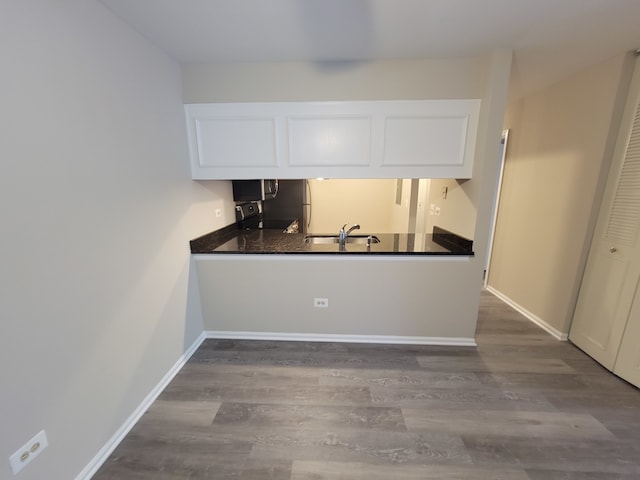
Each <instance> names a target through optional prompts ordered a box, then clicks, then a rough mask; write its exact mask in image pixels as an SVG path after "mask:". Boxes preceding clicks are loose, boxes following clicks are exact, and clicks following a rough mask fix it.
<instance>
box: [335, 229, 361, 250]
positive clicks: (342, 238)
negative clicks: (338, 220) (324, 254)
mask: <svg viewBox="0 0 640 480" xmlns="http://www.w3.org/2000/svg"><path fill="white" fill-rule="evenodd" d="M347 225H348V224H347V223H345V224H344V225H343V226H342V228H341V229H340V234H339V236H338V244H339V245H340V247H344V245H345V243H347V237H348V236H349V234H350V233H351V232H353V231H354V230H358V229H359V228H360V225H358V224H357V223H356V224H355V225H354V226H353V227H351V228H350V229H349V230H346V231H345V228H347Z"/></svg>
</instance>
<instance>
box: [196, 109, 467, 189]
mask: <svg viewBox="0 0 640 480" xmlns="http://www.w3.org/2000/svg"><path fill="white" fill-rule="evenodd" d="M479 112H480V101H479V100H416V101H413V100H402V101H372V102H291V103H239V104H232V103H228V104H192V105H185V115H186V119H187V131H188V139H189V155H190V159H191V168H192V173H193V178H196V179H242V178H314V177H328V178H470V177H471V173H472V169H473V158H474V154H475V144H476V131H477V129H478V118H479Z"/></svg>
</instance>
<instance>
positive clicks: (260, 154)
mask: <svg viewBox="0 0 640 480" xmlns="http://www.w3.org/2000/svg"><path fill="white" fill-rule="evenodd" d="M185 114H186V120H187V136H188V141H189V157H190V160H191V172H192V177H193V178H194V179H211V178H225V176H226V175H231V174H232V173H233V172H235V171H237V170H240V171H244V172H245V173H248V174H249V176H248V177H246V176H239V177H238V178H268V177H272V176H275V174H271V175H262V176H253V175H252V174H250V172H251V171H252V169H263V170H264V169H268V170H274V171H275V170H276V167H278V165H280V164H282V159H281V151H282V148H281V145H280V144H279V141H280V140H279V138H280V137H281V134H280V132H279V130H280V129H281V125H279V122H278V119H277V117H276V115H275V114H274V112H272V111H270V109H265V108H264V107H260V106H256V105H252V104H215V105H207V104H194V105H186V106H185ZM262 173H264V172H262ZM226 178H232V177H228V176H227V177H226ZM233 178H235V177H233Z"/></svg>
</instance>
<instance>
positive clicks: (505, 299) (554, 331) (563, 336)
mask: <svg viewBox="0 0 640 480" xmlns="http://www.w3.org/2000/svg"><path fill="white" fill-rule="evenodd" d="M486 290H487V291H488V292H491V293H492V294H494V295H495V296H496V297H498V298H499V299H500V300H502V301H503V302H504V303H506V304H507V305H509V306H510V307H511V308H513V309H514V310H515V311H517V312H518V313H521V314H522V315H523V316H525V317H526V318H527V319H528V320H530V321H532V322H533V323H535V324H536V325H538V326H539V327H540V328H542V329H543V330H544V331H546V332H547V333H549V334H551V335H553V336H554V337H555V338H557V339H558V340H562V341H566V340H567V339H568V338H569V335H568V334H566V333H563V332H561V331H560V330H558V329H557V328H555V327H552V326H551V325H549V324H548V323H547V322H545V321H544V320H542V319H541V318H540V317H538V316H537V315H534V314H533V313H531V312H530V311H529V310H527V309H526V308H524V307H522V306H520V305H518V304H517V303H516V302H514V301H513V300H511V299H510V298H509V297H507V296H506V295H505V294H504V293H502V292H499V291H498V290H496V289H495V288H493V287H491V286H489V285H487V287H486Z"/></svg>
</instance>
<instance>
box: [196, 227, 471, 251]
mask: <svg viewBox="0 0 640 480" xmlns="http://www.w3.org/2000/svg"><path fill="white" fill-rule="evenodd" d="M358 233H359V232H358ZM330 235H332V234H330ZM375 236H376V237H378V238H379V239H380V243H373V244H371V246H370V247H368V246H367V245H366V244H347V245H346V247H345V248H344V249H343V250H341V249H340V248H339V246H338V245H337V244H313V243H304V241H303V239H304V235H303V234H297V233H283V231H282V230H271V229H256V230H241V229H239V228H238V226H236V225H235V224H234V225H229V226H228V227H225V228H222V229H220V230H216V231H214V232H211V233H208V234H206V235H203V236H201V237H199V238H196V239H194V240H191V253H194V254H195V253H199V254H203V253H204V254H230V253H232V254H234V253H235V254H246V253H250V254H322V255H325V254H334V255H335V254H339V255H345V254H347V255H350V254H355V255H362V254H364V255H466V256H470V255H473V242H472V241H471V240H467V239H465V238H462V237H460V236H458V235H455V234H453V233H451V232H448V231H447V230H444V229H441V228H438V227H434V232H433V234H426V235H414V234H402V233H377V234H375Z"/></svg>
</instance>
